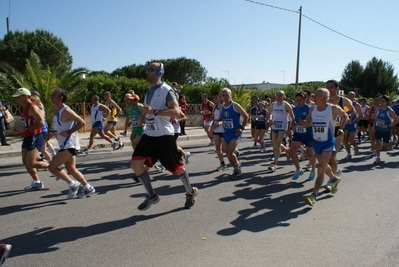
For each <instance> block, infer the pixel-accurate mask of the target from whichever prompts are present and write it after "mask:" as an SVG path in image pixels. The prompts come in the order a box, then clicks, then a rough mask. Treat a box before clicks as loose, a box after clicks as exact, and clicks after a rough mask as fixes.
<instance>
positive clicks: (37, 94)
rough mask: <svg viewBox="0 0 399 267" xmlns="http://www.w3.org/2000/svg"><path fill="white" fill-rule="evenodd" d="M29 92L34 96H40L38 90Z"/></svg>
mask: <svg viewBox="0 0 399 267" xmlns="http://www.w3.org/2000/svg"><path fill="white" fill-rule="evenodd" d="M30 94H31V95H36V96H38V97H40V94H39V92H38V91H32V92H30Z"/></svg>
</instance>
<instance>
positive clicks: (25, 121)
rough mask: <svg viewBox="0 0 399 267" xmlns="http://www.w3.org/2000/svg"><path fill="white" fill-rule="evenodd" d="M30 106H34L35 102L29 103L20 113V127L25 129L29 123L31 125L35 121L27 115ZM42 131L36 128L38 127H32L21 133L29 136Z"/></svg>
mask: <svg viewBox="0 0 399 267" xmlns="http://www.w3.org/2000/svg"><path fill="white" fill-rule="evenodd" d="M31 106H36V104H35V103H30V104H29V106H27V107H26V108H25V109H24V110H23V111H22V114H21V123H22V127H24V128H25V129H26V127H29V126H31V125H33V124H34V123H35V120H34V119H33V118H32V117H30V116H29V114H28V113H29V109H30V107H31ZM40 133H42V128H41V127H40V128H38V129H34V130H32V131H25V132H23V133H22V135H23V136H24V137H30V136H34V135H38V134H40Z"/></svg>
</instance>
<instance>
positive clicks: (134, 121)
mask: <svg viewBox="0 0 399 267" xmlns="http://www.w3.org/2000/svg"><path fill="white" fill-rule="evenodd" d="M138 126H139V121H138V120H137V119H132V127H138Z"/></svg>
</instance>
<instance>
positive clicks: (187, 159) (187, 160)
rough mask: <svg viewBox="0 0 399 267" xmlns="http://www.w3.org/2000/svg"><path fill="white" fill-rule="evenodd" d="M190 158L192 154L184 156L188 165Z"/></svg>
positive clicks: (188, 153)
mask: <svg viewBox="0 0 399 267" xmlns="http://www.w3.org/2000/svg"><path fill="white" fill-rule="evenodd" d="M190 157H191V153H190V152H186V155H185V156H184V162H185V163H186V164H189V163H190Z"/></svg>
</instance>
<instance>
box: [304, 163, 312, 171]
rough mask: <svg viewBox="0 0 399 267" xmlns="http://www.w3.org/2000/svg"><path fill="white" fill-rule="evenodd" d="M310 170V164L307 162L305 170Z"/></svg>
mask: <svg viewBox="0 0 399 267" xmlns="http://www.w3.org/2000/svg"><path fill="white" fill-rule="evenodd" d="M311 170H312V165H310V164H308V165H306V167H305V171H307V172H308V171H311Z"/></svg>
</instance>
